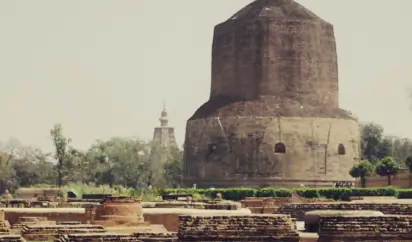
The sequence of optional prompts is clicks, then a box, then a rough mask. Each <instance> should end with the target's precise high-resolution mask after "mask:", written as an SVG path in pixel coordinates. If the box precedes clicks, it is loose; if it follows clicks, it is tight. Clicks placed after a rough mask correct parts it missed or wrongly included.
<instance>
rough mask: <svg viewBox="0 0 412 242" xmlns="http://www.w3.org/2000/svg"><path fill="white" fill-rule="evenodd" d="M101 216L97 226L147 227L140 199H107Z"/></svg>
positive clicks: (96, 221)
mask: <svg viewBox="0 0 412 242" xmlns="http://www.w3.org/2000/svg"><path fill="white" fill-rule="evenodd" d="M101 213H102V214H101V215H100V216H99V218H98V220H95V221H94V223H95V224H100V225H103V226H119V225H121V226H139V225H145V224H146V223H144V218H143V210H142V206H141V205H140V198H138V197H107V198H106V200H105V202H104V204H103V209H102V211H101Z"/></svg>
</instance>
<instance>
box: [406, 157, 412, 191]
mask: <svg viewBox="0 0 412 242" xmlns="http://www.w3.org/2000/svg"><path fill="white" fill-rule="evenodd" d="M405 165H406V167H407V168H408V170H409V186H411V185H412V181H411V178H412V156H408V157H407V158H406V159H405Z"/></svg>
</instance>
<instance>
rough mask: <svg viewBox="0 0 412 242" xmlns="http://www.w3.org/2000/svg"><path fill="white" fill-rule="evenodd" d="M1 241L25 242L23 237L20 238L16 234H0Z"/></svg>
mask: <svg viewBox="0 0 412 242" xmlns="http://www.w3.org/2000/svg"><path fill="white" fill-rule="evenodd" d="M0 241H1V242H25V241H26V240H24V238H22V237H21V236H20V235H18V234H7V235H0Z"/></svg>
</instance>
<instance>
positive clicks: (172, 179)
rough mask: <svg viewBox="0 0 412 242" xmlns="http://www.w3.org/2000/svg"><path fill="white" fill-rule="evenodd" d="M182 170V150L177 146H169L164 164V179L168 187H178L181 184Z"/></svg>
mask: <svg viewBox="0 0 412 242" xmlns="http://www.w3.org/2000/svg"><path fill="white" fill-rule="evenodd" d="M182 170H183V152H182V151H181V150H179V148H177V147H171V148H170V150H169V156H168V159H167V161H166V163H165V165H164V171H165V179H166V183H167V185H168V186H169V187H178V186H179V185H180V184H181V181H182Z"/></svg>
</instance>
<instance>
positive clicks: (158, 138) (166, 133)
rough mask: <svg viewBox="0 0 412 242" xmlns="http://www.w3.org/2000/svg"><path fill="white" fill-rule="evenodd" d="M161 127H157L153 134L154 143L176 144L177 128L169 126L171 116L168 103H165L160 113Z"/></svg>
mask: <svg viewBox="0 0 412 242" xmlns="http://www.w3.org/2000/svg"><path fill="white" fill-rule="evenodd" d="M159 121H160V127H156V128H155V130H154V134H153V143H154V144H159V145H160V146H162V147H171V146H176V145H177V144H176V138H175V129H174V128H172V127H169V126H168V122H169V118H168V115H167V111H166V105H165V103H163V110H162V112H161V114H160V118H159Z"/></svg>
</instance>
